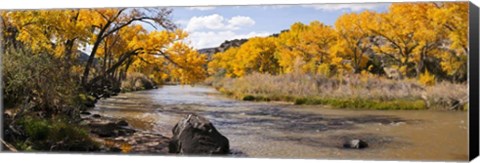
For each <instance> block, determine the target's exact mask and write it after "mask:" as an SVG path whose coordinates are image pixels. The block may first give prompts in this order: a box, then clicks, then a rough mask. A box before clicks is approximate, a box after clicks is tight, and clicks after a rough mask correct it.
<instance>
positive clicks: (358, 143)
mask: <svg viewBox="0 0 480 163" xmlns="http://www.w3.org/2000/svg"><path fill="white" fill-rule="evenodd" d="M343 147H344V148H353V149H363V148H367V147H368V144H367V142H365V141H363V140H360V139H353V140H350V141H347V142H345V143H344V144H343Z"/></svg>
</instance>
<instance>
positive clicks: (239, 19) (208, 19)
mask: <svg viewBox="0 0 480 163" xmlns="http://www.w3.org/2000/svg"><path fill="white" fill-rule="evenodd" d="M254 24H255V21H254V20H253V19H252V18H250V17H246V16H235V17H232V18H230V19H225V18H224V17H223V16H221V15H218V14H213V15H208V16H200V17H197V16H194V17H192V18H190V20H189V21H188V23H187V25H186V28H185V30H187V31H198V30H236V29H239V28H241V27H248V26H252V25H254Z"/></svg>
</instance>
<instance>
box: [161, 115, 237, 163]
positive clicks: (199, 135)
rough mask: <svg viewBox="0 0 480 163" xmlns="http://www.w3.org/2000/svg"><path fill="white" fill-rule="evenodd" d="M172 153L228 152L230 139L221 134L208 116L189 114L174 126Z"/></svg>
mask: <svg viewBox="0 0 480 163" xmlns="http://www.w3.org/2000/svg"><path fill="white" fill-rule="evenodd" d="M172 132H173V137H172V140H171V141H170V143H169V146H168V149H169V152H170V153H180V154H227V153H229V151H230V150H229V149H230V146H229V142H228V139H227V138H226V137H225V136H223V135H222V134H220V133H219V132H218V131H217V129H215V127H214V126H213V125H212V123H211V122H210V121H208V120H207V119H206V118H204V117H201V116H198V115H195V114H189V115H188V116H186V117H185V118H183V119H182V120H180V121H179V122H178V123H177V124H176V125H175V127H173V130H172Z"/></svg>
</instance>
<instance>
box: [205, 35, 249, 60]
mask: <svg viewBox="0 0 480 163" xmlns="http://www.w3.org/2000/svg"><path fill="white" fill-rule="evenodd" d="M247 41H248V39H235V40H226V41H225V42H223V43H222V44H220V46H219V47H213V48H205V49H199V50H198V53H201V54H206V55H207V56H208V60H210V59H211V57H212V56H213V54H215V53H218V52H224V51H226V50H227V49H228V48H231V47H239V46H241V45H242V44H243V43H245V42H247Z"/></svg>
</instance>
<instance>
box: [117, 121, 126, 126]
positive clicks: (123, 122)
mask: <svg viewBox="0 0 480 163" xmlns="http://www.w3.org/2000/svg"><path fill="white" fill-rule="evenodd" d="M117 125H119V126H128V122H127V121H125V120H120V121H118V122H117Z"/></svg>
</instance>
